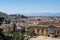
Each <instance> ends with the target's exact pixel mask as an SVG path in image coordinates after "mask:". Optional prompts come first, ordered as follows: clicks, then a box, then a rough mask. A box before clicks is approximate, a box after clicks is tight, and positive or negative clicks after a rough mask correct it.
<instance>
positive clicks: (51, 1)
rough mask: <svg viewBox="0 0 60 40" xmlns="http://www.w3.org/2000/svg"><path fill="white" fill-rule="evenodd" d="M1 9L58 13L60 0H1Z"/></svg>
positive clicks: (3, 10)
mask: <svg viewBox="0 0 60 40" xmlns="http://www.w3.org/2000/svg"><path fill="white" fill-rule="evenodd" d="M0 11H2V12H5V13H9V14H17V13H20V14H24V15H29V14H32V13H44V12H50V13H57V12H60V0H0ZM33 15H34V14H33Z"/></svg>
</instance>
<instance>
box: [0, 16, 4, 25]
mask: <svg viewBox="0 0 60 40" xmlns="http://www.w3.org/2000/svg"><path fill="white" fill-rule="evenodd" d="M3 21H4V17H0V25H1V24H2V23H3Z"/></svg>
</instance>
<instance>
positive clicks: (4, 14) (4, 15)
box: [0, 12, 8, 18]
mask: <svg viewBox="0 0 60 40" xmlns="http://www.w3.org/2000/svg"><path fill="white" fill-rule="evenodd" d="M0 17H5V18H7V17H8V15H7V14H6V13H3V12H0Z"/></svg>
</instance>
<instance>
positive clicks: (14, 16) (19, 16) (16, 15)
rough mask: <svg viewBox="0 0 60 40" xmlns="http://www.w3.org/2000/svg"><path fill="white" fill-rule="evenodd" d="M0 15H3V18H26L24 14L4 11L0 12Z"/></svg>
mask: <svg viewBox="0 0 60 40" xmlns="http://www.w3.org/2000/svg"><path fill="white" fill-rule="evenodd" d="M0 17H5V18H27V17H26V16H24V15H20V14H11V15H8V14H6V13H3V12H0Z"/></svg>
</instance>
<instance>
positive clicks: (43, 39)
mask: <svg viewBox="0 0 60 40" xmlns="http://www.w3.org/2000/svg"><path fill="white" fill-rule="evenodd" d="M29 40H60V37H59V38H51V37H46V36H37V37H34V38H30V39H29Z"/></svg>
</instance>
